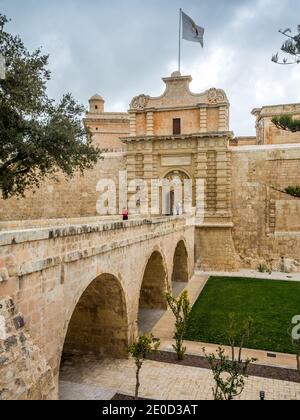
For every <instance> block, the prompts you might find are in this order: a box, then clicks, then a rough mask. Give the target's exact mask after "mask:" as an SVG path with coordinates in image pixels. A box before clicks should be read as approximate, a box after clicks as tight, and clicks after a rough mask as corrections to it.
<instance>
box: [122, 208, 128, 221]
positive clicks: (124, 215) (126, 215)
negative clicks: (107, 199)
mask: <svg viewBox="0 0 300 420" xmlns="http://www.w3.org/2000/svg"><path fill="white" fill-rule="evenodd" d="M122 216H123V220H128V210H127V209H125V208H124V209H123V211H122Z"/></svg>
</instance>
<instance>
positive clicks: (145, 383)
mask: <svg viewBox="0 0 300 420" xmlns="http://www.w3.org/2000/svg"><path fill="white" fill-rule="evenodd" d="M212 274H214V275H226V276H230V277H231V276H237V277H256V278H270V279H272V280H276V279H286V280H295V281H299V279H300V275H299V274H294V275H292V278H290V275H289V278H287V277H286V278H283V277H284V276H285V275H283V274H282V273H280V274H278V273H274V274H272V276H270V277H267V276H266V274H264V275H261V274H260V273H257V272H252V271H247V270H243V271H242V272H239V273H233V274H232V273H201V272H197V273H196V274H195V276H194V277H193V278H192V280H191V281H190V282H189V284H188V285H187V288H186V290H187V291H188V293H189V297H190V300H191V302H192V304H194V303H195V301H196V300H197V298H198V296H199V294H200V293H201V291H202V290H203V288H204V286H205V284H206V282H207V280H208V278H209V277H210V275H212ZM286 276H287V275H286ZM144 315H146V314H144ZM157 315H158V314H153V316H152V319H151V322H150V324H153V323H155V321H156V320H157V319H158V318H156V317H157ZM161 315H162V314H160V316H161ZM150 324H149V325H150ZM149 325H148V326H147V327H148V328H150V327H149ZM173 328H174V317H173V314H172V313H171V311H167V312H165V313H163V315H162V317H161V318H160V319H159V321H158V322H157V323H156V325H155V326H154V328H153V330H152V332H153V334H154V335H155V336H156V337H159V338H160V339H161V350H171V349H172V344H173ZM186 346H187V351H188V353H190V354H196V355H203V353H202V348H203V346H205V347H206V350H207V352H213V351H215V350H216V348H217V346H214V345H212V344H205V343H195V342H186ZM226 350H227V352H228V354H229V352H230V349H229V348H227V349H226ZM243 355H244V357H256V358H258V359H259V362H258V363H259V364H266V365H269V366H280V367H287V368H295V363H296V362H295V356H293V355H285V354H277V358H276V359H270V358H268V357H267V353H266V352H264V351H256V350H247V349H246V350H244V353H243ZM60 379H61V383H60V397H61V399H63V400H64V399H65V400H78V399H90V400H93V399H98V400H101V399H103V400H106V399H110V398H112V396H113V395H114V394H115V393H123V394H128V395H133V394H134V389H135V365H134V361H133V360H95V359H91V358H90V357H82V358H76V359H73V360H72V361H70V362H69V363H68V364H66V365H65V366H64V367H63V368H62V372H61V377H60ZM213 386H214V381H213V378H212V374H211V372H210V371H209V370H206V369H200V368H195V367H188V366H180V365H172V364H165V363H160V362H154V361H146V362H145V364H144V366H143V369H142V372H141V390H140V395H141V396H142V397H144V398H150V399H158V400H174V399H175V400H176V399H178V400H207V399H212V388H213ZM260 391H265V393H266V399H267V400H300V384H297V383H293V382H285V381H280V380H273V379H265V378H258V377H253V376H252V377H249V378H248V379H246V387H245V390H244V393H243V394H242V395H241V396H240V397H238V398H237V399H243V400H257V399H259V393H260Z"/></svg>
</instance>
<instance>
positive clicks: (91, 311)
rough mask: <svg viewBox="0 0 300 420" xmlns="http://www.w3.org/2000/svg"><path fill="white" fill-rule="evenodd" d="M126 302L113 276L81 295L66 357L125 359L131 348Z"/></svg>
mask: <svg viewBox="0 0 300 420" xmlns="http://www.w3.org/2000/svg"><path fill="white" fill-rule="evenodd" d="M128 345H129V342H128V318H127V308H126V298H125V294H124V290H123V288H122V286H121V283H120V281H119V279H118V278H117V277H115V276H114V275H112V274H107V273H105V274H101V275H99V276H98V277H97V278H95V279H94V280H93V281H92V282H91V283H90V284H89V286H88V287H87V288H86V289H85V290H84V292H83V293H82V294H81V296H80V298H79V300H78V302H77V304H76V306H75V309H74V311H73V314H72V317H71V320H70V322H69V324H68V326H67V332H66V336H65V340H64V345H63V352H62V353H63V356H68V355H74V354H75V355H76V354H79V355H80V354H88V353H91V354H95V355H97V356H101V357H105V356H110V357H126V352H127V348H128Z"/></svg>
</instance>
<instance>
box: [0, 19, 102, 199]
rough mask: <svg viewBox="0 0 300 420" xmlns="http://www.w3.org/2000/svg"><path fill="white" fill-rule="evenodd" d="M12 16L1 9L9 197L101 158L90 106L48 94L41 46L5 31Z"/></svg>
mask: <svg viewBox="0 0 300 420" xmlns="http://www.w3.org/2000/svg"><path fill="white" fill-rule="evenodd" d="M7 22H8V19H7V18H6V16H4V15H1V14H0V56H1V55H2V56H3V57H5V79H3V80H0V190H1V192H2V196H3V198H5V199H7V198H9V197H12V196H24V194H25V191H26V190H27V189H32V188H37V187H39V185H40V182H41V181H42V180H44V179H46V178H48V177H50V178H52V179H57V175H58V173H59V172H61V173H63V174H64V175H65V176H66V177H72V176H73V175H74V174H75V172H76V171H80V172H83V171H84V170H85V169H90V168H92V167H93V166H94V164H95V163H96V162H97V161H98V159H99V158H100V151H99V150H98V149H96V148H95V147H93V145H92V139H91V136H90V133H89V132H88V129H86V128H85V127H84V125H83V122H82V116H83V113H84V111H85V109H84V107H83V106H81V105H79V104H77V103H76V101H75V100H74V98H73V97H72V95H71V94H65V95H64V96H63V97H62V99H61V100H60V101H59V103H55V102H54V101H53V100H51V99H49V98H48V96H47V93H46V88H47V82H48V81H49V80H50V76H51V74H50V71H49V70H48V69H47V65H48V58H49V57H48V56H47V55H43V54H42V51H41V49H37V50H36V51H34V52H32V53H31V52H29V51H28V50H27V49H26V47H25V46H24V44H23V42H22V40H21V38H20V37H19V36H13V35H11V34H9V33H8V32H5V30H4V27H5V25H6V24H7Z"/></svg>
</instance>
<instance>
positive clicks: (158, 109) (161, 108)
mask: <svg viewBox="0 0 300 420" xmlns="http://www.w3.org/2000/svg"><path fill="white" fill-rule="evenodd" d="M229 106H230V105H229V104H228V103H227V102H220V103H217V104H203V103H201V104H200V103H199V104H197V105H186V106H173V107H171V106H158V107H155V108H153V107H146V108H144V109H142V110H140V109H130V110H129V111H128V114H144V113H147V112H170V111H189V110H193V109H194V110H195V109H201V108H214V109H215V108H223V107H226V108H228V107H229Z"/></svg>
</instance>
